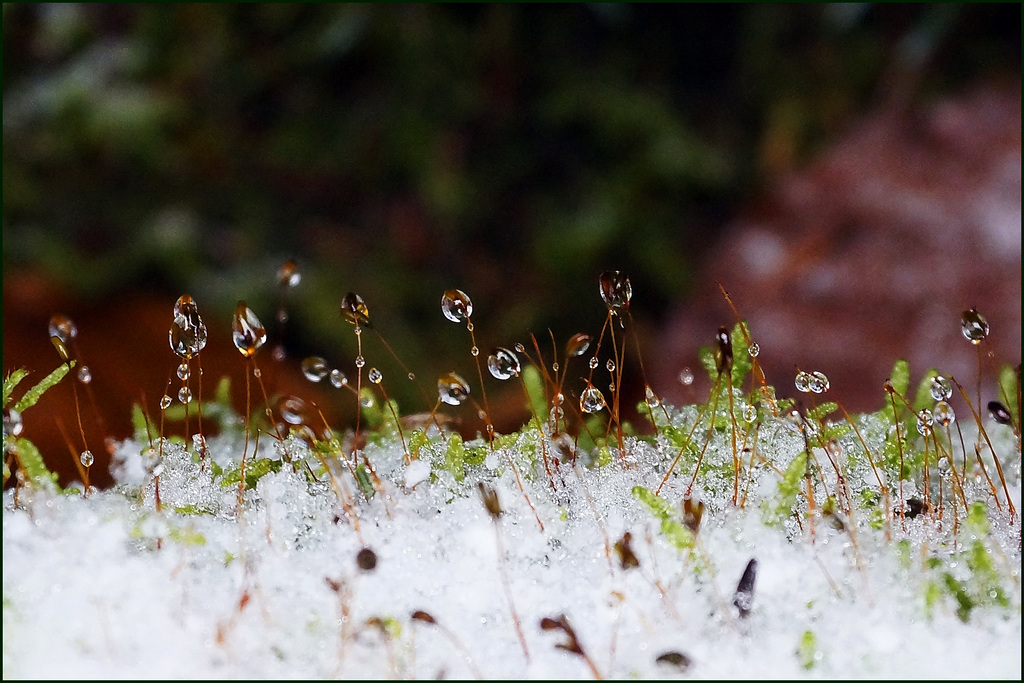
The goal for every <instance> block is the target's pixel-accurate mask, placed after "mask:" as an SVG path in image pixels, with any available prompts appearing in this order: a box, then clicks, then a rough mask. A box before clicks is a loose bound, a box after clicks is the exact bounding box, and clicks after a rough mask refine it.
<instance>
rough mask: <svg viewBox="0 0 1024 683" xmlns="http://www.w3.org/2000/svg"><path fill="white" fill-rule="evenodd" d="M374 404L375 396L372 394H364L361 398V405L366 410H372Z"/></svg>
mask: <svg viewBox="0 0 1024 683" xmlns="http://www.w3.org/2000/svg"><path fill="white" fill-rule="evenodd" d="M373 404H374V400H373V396H372V395H370V394H363V395H362V396H361V397H360V398H359V405H361V406H362V407H364V408H372V407H373Z"/></svg>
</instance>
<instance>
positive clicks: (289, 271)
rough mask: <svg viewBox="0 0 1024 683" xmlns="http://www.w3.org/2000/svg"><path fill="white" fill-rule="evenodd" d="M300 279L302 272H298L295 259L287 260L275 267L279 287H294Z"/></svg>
mask: <svg viewBox="0 0 1024 683" xmlns="http://www.w3.org/2000/svg"><path fill="white" fill-rule="evenodd" d="M301 281H302V273H300V272H299V269H298V267H297V266H296V265H295V261H287V262H286V263H285V264H284V265H283V266H281V267H280V268H278V269H277V283H278V284H279V285H280V286H281V287H289V288H290V287H295V286H297V285H298V284H299V282H301Z"/></svg>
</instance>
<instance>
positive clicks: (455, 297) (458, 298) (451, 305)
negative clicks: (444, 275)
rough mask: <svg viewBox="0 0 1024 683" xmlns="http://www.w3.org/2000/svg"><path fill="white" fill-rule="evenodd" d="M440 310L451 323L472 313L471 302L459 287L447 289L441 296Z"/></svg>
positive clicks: (461, 319) (459, 320) (458, 321)
mask: <svg viewBox="0 0 1024 683" xmlns="http://www.w3.org/2000/svg"><path fill="white" fill-rule="evenodd" d="M441 312H442V313H444V317H446V318H448V319H449V320H451V321H452V322H453V323H461V322H462V321H463V320H466V319H468V318H469V317H470V316H471V315H473V302H472V301H470V299H469V295H468V294H466V293H465V292H463V291H462V290H461V289H449V290H446V291H445V293H444V294H443V295H442V296H441Z"/></svg>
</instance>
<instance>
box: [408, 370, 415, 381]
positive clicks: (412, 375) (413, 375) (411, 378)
mask: <svg viewBox="0 0 1024 683" xmlns="http://www.w3.org/2000/svg"><path fill="white" fill-rule="evenodd" d="M406 377H408V378H409V381H410V382H415V381H416V374H415V373H413V372H410V373H409V374H408V375H406Z"/></svg>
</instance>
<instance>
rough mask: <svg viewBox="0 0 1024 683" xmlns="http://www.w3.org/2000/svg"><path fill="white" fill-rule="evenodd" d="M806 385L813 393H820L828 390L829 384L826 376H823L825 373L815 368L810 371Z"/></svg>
mask: <svg viewBox="0 0 1024 683" xmlns="http://www.w3.org/2000/svg"><path fill="white" fill-rule="evenodd" d="M808 386H809V387H810V389H811V391H813V392H814V393H816V394H821V393H824V392H826V391H828V390H829V386H830V385H829V383H828V377H826V376H825V373H823V372H818V371H817V370H815V371H814V372H812V373H811V377H810V380H809V382H808Z"/></svg>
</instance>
